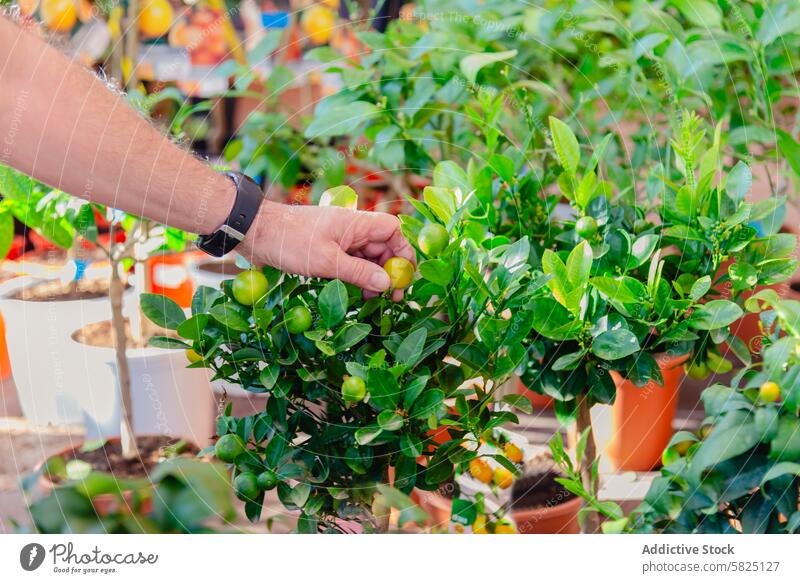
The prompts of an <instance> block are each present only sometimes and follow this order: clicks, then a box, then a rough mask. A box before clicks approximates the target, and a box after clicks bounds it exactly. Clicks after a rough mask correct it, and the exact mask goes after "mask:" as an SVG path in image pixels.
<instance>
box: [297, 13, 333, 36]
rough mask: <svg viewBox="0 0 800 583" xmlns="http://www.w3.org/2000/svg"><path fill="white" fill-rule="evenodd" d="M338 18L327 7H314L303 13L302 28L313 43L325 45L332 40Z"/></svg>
mask: <svg viewBox="0 0 800 583" xmlns="http://www.w3.org/2000/svg"><path fill="white" fill-rule="evenodd" d="M335 25H336V17H335V16H334V15H333V12H331V10H330V9H329V8H326V7H325V6H312V7H311V8H309V9H308V10H305V11H304V12H303V16H302V18H301V19H300V26H301V27H302V29H303V34H305V35H306V36H307V37H308V38H309V39H310V40H311V42H313V43H314V44H317V45H321V44H325V43H326V42H328V41H329V40H330V38H331V34H332V33H333V27H334V26H335Z"/></svg>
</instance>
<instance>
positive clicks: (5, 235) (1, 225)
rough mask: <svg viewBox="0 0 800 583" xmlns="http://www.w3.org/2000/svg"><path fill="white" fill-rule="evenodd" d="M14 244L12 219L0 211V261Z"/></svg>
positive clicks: (8, 214) (6, 213) (9, 215)
mask: <svg viewBox="0 0 800 583" xmlns="http://www.w3.org/2000/svg"><path fill="white" fill-rule="evenodd" d="M13 243H14V217H13V216H12V215H11V213H9V212H5V211H0V260H2V259H4V258H5V257H6V256H7V255H8V252H9V250H10V249H11V245H13Z"/></svg>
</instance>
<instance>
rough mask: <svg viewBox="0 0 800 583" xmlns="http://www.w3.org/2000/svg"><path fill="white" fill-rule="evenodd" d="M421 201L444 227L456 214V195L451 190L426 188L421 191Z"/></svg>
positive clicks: (435, 187) (434, 187)
mask: <svg viewBox="0 0 800 583" xmlns="http://www.w3.org/2000/svg"><path fill="white" fill-rule="evenodd" d="M422 200H423V201H425V204H426V205H428V206H429V207H430V209H431V210H432V211H433V214H434V215H436V217H437V218H438V219H439V220H440V221H442V222H443V223H444V224H445V225H446V224H448V223H449V222H450V219H452V218H453V215H454V214H456V210H457V209H456V195H455V193H454V192H453V189H451V188H440V187H438V186H426V187H425V189H424V190H423V191H422Z"/></svg>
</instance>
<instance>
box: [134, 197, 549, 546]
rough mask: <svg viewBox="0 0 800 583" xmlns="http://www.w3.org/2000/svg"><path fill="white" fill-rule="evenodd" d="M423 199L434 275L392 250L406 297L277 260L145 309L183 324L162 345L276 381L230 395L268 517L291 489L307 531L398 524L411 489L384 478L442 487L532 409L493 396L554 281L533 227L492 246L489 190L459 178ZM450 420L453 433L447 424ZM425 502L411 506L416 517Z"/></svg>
mask: <svg viewBox="0 0 800 583" xmlns="http://www.w3.org/2000/svg"><path fill="white" fill-rule="evenodd" d="M353 194H354V193H353ZM415 205H416V207H417V209H418V211H419V213H420V217H421V218H415V217H408V216H404V217H402V228H403V231H404V233H405V234H406V236H407V237H408V239H409V240H410V241H412V242H414V243H415V244H416V245H417V250H418V257H419V259H420V262H419V266H418V273H419V278H418V279H414V268H413V266H412V265H411V264H410V263H409V262H407V261H406V260H403V259H400V258H394V259H390V260H389V262H387V264H386V265H385V269H387V271H388V272H389V273H390V276H391V278H392V281H393V286H394V287H395V288H406V293H405V298H404V299H403V300H402V301H400V302H397V303H395V302H392V301H390V300H389V299H388V296H385V295H384V296H379V297H375V298H371V299H364V298H363V297H362V295H361V291H360V290H358V289H354V288H353V287H351V286H348V285H345V284H344V283H342V282H341V281H338V280H334V281H320V280H316V279H308V278H302V277H295V276H289V275H283V274H281V273H279V272H277V271H275V270H273V269H269V268H265V269H254V270H251V271H249V272H247V273H245V274H242V275H240V276H237V278H236V279H234V280H232V281H226V282H224V283H223V285H222V289H218V290H215V289H210V288H207V287H201V288H199V289H198V290H197V292H196V295H195V297H194V301H193V306H192V314H191V316H189V317H186V316H185V315H184V313H183V311H182V310H180V308H178V306H177V305H174V304H171V303H170V302H169V301H166V302H153V303H150V302H148V301H147V298H144V299H145V301H144V302H143V308H144V309H145V313H146V314H147V315H148V316H149V317H150V318H151V319H153V321H154V322H156V323H157V324H159V325H160V326H163V327H165V328H168V329H172V330H175V331H176V332H177V335H178V336H180V339H176V338H172V337H164V338H157V339H154V342H155V343H156V344H159V345H164V346H170V347H176V346H181V347H184V348H186V349H187V350H189V351H190V352H189V355H190V358H191V359H193V360H194V361H195V362H194V364H192V365H190V366H194V367H203V366H205V367H210V368H211V369H213V370H214V372H215V378H221V379H226V380H228V381H229V382H233V383H236V384H239V385H241V386H242V387H243V388H245V389H247V390H249V391H252V392H255V393H266V394H268V395H269V398H268V399H267V401H266V407H265V410H264V411H262V412H260V413H258V414H256V415H253V416H247V417H239V418H237V417H235V416H232V415H231V414H230V410H228V411H226V412H225V414H223V415H222V416H221V417H220V418H219V420H218V423H217V432H218V440H217V442H216V445H215V447H214V450H215V453H216V455H217V457H218V458H219V459H221V460H222V461H224V462H227V463H230V464H231V465H232V467H233V471H234V474H235V477H234V485H235V489H236V493H237V495H238V496H239V497H240V498H241V499H243V500H245V502H246V505H245V509H246V512H247V515H248V516H249V517H250V518H251V519H252V520H256V519H257V518H258V517H259V515H260V513H261V505H262V501H263V499H264V494H265V492H266V491H267V490H271V489H273V488H277V493H278V496H279V498H280V500H281V501H282V503H283V504H284V506H285V507H286V508H287V509H291V510H299V511H300V518H299V521H298V530H299V531H302V532H317V531H331V530H348V529H350V528H351V527H352V523H353V522H356V523H359V524H361V525H363V526H364V528H366V529H368V530H379V529H383V528H385V526H386V524H385V519H386V510H385V505H386V504H387V503H388V504H392V505H398V502H397V500H398V498H397V497H396V496H393V495H392V494H391V493H389V492H394V491H389V490H383V492H384V494H379V492H378V490H377V488H378V486H379V485H381V484H384V485H386V484H390V483H391V484H393V485H394V487H395V488H396V489H397V490H399V492H400V493H401V495H402V493H406V494H407V493H409V492H410V491H411V489H412V488H414V487H416V488H420V489H424V490H433V489H436V488H437V487H439V486H440V485H441V484H443V483H445V482H447V481H449V480H451V479H452V477H453V474H454V472H455V471H465V470H467V468H468V467H469V464H470V462H472V461H474V460H475V459H476V457H477V456H478V454H477V453H476V450H477V449H478V447H479V439H480V436H481V434H482V433H484V432H485V431H486V430H490V429H492V428H493V427H496V426H498V425H501V424H504V423H507V422H515V421H516V420H517V419H516V416H515V415H514V414H513V413H512V412H510V411H509V410H507V409H508V407H498V406H493V402H494V399H493V393H494V390H495V389H496V387H497V386H498V385H499V384H500V383H501V382H502V381H503V380H504V379H506V378H507V377H509V376H510V375H511V374H512V373H513V372H514V370H515V369H516V368H517V367H518V366H519V365H520V364H521V363H522V362H523V361H524V359H525V358H526V351H525V348H524V346H523V344H522V341H523V340H524V338H525V337H526V336H527V335H528V333H529V331H530V326H531V322H532V317H533V315H532V313H531V311H530V308H529V305H528V295H529V290H530V289H531V288H532V287H536V286H537V285H542V282H539V283H537V282H536V281H535V280H533V279H532V278H531V273H530V269H529V267H528V264H527V257H528V253H529V245H528V242H527V240H526V239H524V238H523V239H521V240H519V241H517V242H516V243H514V244H506V245H501V246H498V247H496V248H491V249H487V248H486V247H485V246H484V244H485V243H486V241H488V240H490V239H491V233H489V232H488V231H487V230H486V228H485V226H484V224H483V223H482V222H481V220H480V218H476V217H474V216H473V215H472V214H471V210H472V209H474V207H475V204H474V199H473V197H471V196H467V195H462V194H461V193H460V191H456V190H454V189H447V188H441V187H429V188H427V189H426V190H425V193H424V202H416V201H415ZM470 378H472V379H473V382H470V383H467V384H464V380H465V379H470ZM506 399H507V404H513V405H516V406H519V407H522V408H524V409H528V408H529V407H528V406H526V403H527V401H525V399H524V398H522V397H519V396H511V397H507V398H506ZM436 430H440V431H438V432H437V431H436ZM441 430H446V431H445V435H447V439H445V440H444V442H443V443H441V441H442V440H441V439H440V440H435V439H434V434H439V435H440V434H441V433H442V431H441ZM494 457H495V458H496V459H497V461H498V462H499V463H500V464H502V465H503V466H505V467H506V468H507V469H508V470H509V471H510V472H512V473H517V472H518V470H517V469H516V467H515V466H514V465H513V463H512V462H511V461H509V460H508V459H507V458H506V456H505V455H502V454H497V455H495V456H494ZM473 465H474V464H473ZM387 493H389V494H387ZM387 496H388V497H387ZM402 500H405V499H402ZM403 504H405V503H403ZM414 516H415V515H414V513H413V511H412V510H411V507H410V506H408V505H405V506H404V508H403V512H401V522H403V521H405V520H409V519H412V518H413V517H414Z"/></svg>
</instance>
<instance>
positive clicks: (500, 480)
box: [492, 467, 514, 490]
mask: <svg viewBox="0 0 800 583" xmlns="http://www.w3.org/2000/svg"><path fill="white" fill-rule="evenodd" d="M492 480H494V483H495V484H497V487H498V488H500V489H501V490H505V489H506V488H510V487H511V484H513V483H514V474H512V473H511V472H509V471H508V470H507V469H505V468H503V467H499V468H495V469H494V474H493V475H492Z"/></svg>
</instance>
